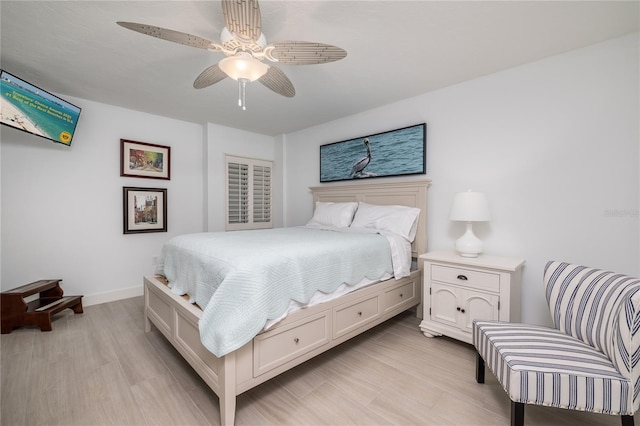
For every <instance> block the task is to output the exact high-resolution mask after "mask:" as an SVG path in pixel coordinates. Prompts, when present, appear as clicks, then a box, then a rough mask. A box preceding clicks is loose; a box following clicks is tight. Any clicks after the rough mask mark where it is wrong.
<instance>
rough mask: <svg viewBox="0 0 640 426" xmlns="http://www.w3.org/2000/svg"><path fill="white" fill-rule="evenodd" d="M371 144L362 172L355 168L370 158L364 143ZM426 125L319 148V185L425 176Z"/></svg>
mask: <svg viewBox="0 0 640 426" xmlns="http://www.w3.org/2000/svg"><path fill="white" fill-rule="evenodd" d="M365 139H368V140H369V149H370V151H371V156H370V161H369V163H368V164H367V165H366V167H365V168H364V169H362V170H361V171H355V172H354V170H353V168H354V165H355V164H356V163H357V162H358V161H359V160H362V159H364V158H365V157H367V147H366V145H365V143H364V140H365ZM425 141H426V125H424V124H419V125H416V126H411V127H406V128H404V129H399V130H394V131H391V132H385V133H378V134H375V135H371V136H363V137H361V138H357V139H350V140H347V141H343V142H337V143H332V144H328V145H322V146H321V147H320V182H330V181H335V180H348V179H361V178H370V177H381V176H397V175H411V174H420V173H425V172H426V170H425V161H426V158H425V148H426V143H425Z"/></svg>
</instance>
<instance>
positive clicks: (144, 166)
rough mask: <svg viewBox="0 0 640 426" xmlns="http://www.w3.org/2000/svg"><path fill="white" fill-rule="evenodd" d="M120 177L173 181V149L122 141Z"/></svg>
mask: <svg viewBox="0 0 640 426" xmlns="http://www.w3.org/2000/svg"><path fill="white" fill-rule="evenodd" d="M120 176H130V177H139V178H149V179H165V180H170V179H171V147H170V146H164V145H156V144H152V143H146V142H137V141H132V140H128V139H120Z"/></svg>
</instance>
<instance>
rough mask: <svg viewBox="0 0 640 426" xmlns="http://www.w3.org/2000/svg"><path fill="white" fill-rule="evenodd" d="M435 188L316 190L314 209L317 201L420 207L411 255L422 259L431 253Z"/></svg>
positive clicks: (420, 184)
mask: <svg viewBox="0 0 640 426" xmlns="http://www.w3.org/2000/svg"><path fill="white" fill-rule="evenodd" d="M429 185H431V180H430V179H421V180H411V181H401V182H382V183H358V184H350V185H326V186H314V187H311V188H309V189H311V192H312V193H313V206H314V208H315V205H316V201H321V202H334V203H346V202H349V201H363V202H365V203H369V204H379V205H401V206H409V207H418V208H419V209H420V216H419V217H418V230H417V232H416V239H415V240H414V241H413V244H412V245H411V255H412V256H413V257H418V256H419V255H421V254H423V253H426V252H427V190H428V189H429Z"/></svg>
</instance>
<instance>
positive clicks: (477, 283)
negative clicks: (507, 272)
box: [431, 265, 500, 292]
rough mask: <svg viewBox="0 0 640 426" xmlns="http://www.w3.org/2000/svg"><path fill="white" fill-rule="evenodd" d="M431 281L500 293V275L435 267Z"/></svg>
mask: <svg viewBox="0 0 640 426" xmlns="http://www.w3.org/2000/svg"><path fill="white" fill-rule="evenodd" d="M431 279H432V280H433V281H440V282H443V283H449V284H457V285H464V286H468V287H473V288H477V289H484V290H488V291H493V292H499V291H500V275H499V274H493V273H491V272H483V271H474V270H471V269H463V268H453V267H449V266H442V265H433V266H432V267H431Z"/></svg>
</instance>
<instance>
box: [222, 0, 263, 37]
mask: <svg viewBox="0 0 640 426" xmlns="http://www.w3.org/2000/svg"><path fill="white" fill-rule="evenodd" d="M222 14H223V15H224V24H225V26H226V27H227V29H228V30H229V31H231V33H233V34H236V35H238V36H240V37H241V38H243V39H245V40H251V41H257V40H258V38H260V34H262V17H261V15H260V5H259V4H258V0H222Z"/></svg>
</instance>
